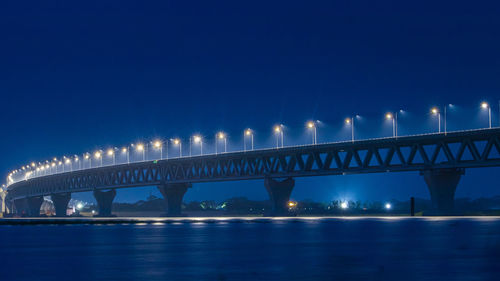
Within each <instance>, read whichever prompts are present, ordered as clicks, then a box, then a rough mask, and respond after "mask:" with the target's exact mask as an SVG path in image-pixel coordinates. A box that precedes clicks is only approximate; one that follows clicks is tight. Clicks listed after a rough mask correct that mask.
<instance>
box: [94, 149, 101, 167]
mask: <svg viewBox="0 0 500 281" xmlns="http://www.w3.org/2000/svg"><path fill="white" fill-rule="evenodd" d="M94 157H95V158H96V159H99V160H100V161H101V167H102V153H101V151H100V150H98V151H96V152H95V153H94Z"/></svg>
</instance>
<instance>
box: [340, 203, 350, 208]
mask: <svg viewBox="0 0 500 281" xmlns="http://www.w3.org/2000/svg"><path fill="white" fill-rule="evenodd" d="M347 207H349V205H348V204H347V202H342V203H340V208H342V209H347Z"/></svg>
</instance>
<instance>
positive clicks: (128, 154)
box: [122, 147, 130, 164]
mask: <svg viewBox="0 0 500 281" xmlns="http://www.w3.org/2000/svg"><path fill="white" fill-rule="evenodd" d="M122 153H125V154H126V156H127V164H130V149H129V148H128V147H123V148H122Z"/></svg>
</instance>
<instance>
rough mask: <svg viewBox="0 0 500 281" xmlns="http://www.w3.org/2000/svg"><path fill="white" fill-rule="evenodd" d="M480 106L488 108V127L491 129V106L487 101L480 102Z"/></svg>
mask: <svg viewBox="0 0 500 281" xmlns="http://www.w3.org/2000/svg"><path fill="white" fill-rule="evenodd" d="M481 108H482V109H488V127H489V128H490V129H491V107H490V105H489V104H488V103H487V102H484V101H483V102H482V103H481Z"/></svg>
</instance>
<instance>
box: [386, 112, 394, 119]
mask: <svg viewBox="0 0 500 281" xmlns="http://www.w3.org/2000/svg"><path fill="white" fill-rule="evenodd" d="M385 118H386V119H388V120H392V118H393V116H392V113H387V114H386V115H385Z"/></svg>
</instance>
